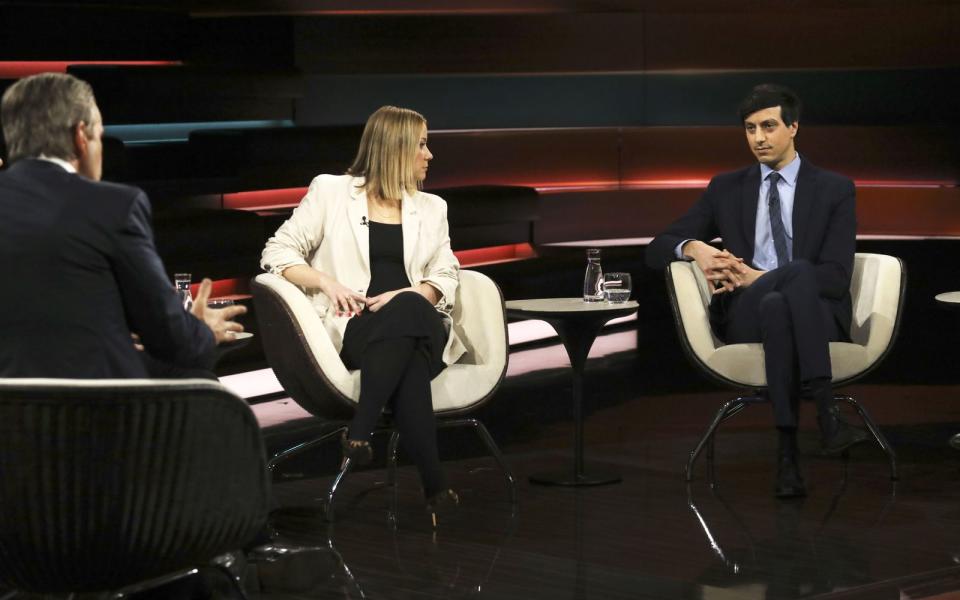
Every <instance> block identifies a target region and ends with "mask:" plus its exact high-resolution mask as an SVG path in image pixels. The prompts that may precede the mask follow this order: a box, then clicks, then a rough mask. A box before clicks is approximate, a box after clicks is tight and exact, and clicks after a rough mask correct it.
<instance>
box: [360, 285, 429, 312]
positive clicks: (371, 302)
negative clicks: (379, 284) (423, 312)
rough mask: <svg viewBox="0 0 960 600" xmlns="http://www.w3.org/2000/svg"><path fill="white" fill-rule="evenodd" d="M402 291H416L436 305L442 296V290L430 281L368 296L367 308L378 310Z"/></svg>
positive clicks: (372, 310)
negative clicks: (438, 289)
mask: <svg viewBox="0 0 960 600" xmlns="http://www.w3.org/2000/svg"><path fill="white" fill-rule="evenodd" d="M401 292H416V293H418V294H420V295H421V296H423V297H424V298H426V299H427V302H429V303H430V304H431V305H436V304H437V302H439V301H440V298H441V297H442V296H441V295H440V292H438V291H437V288H435V287H433V286H432V285H430V284H429V283H421V284H420V285H418V286H412V287H406V288H400V289H399V290H392V291H389V292H384V293H382V294H380V295H378V296H373V297H372V298H367V308H368V309H370V311H371V312H377V311H378V310H380V309H381V308H383V306H384V305H385V304H386V303H387V302H390V301H391V300H393V297H394V296H396V295H397V294H399V293H401Z"/></svg>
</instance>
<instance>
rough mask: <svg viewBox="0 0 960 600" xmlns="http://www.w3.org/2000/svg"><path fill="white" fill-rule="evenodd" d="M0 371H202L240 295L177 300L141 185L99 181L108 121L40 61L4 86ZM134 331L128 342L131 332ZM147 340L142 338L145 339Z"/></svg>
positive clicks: (230, 324) (232, 325)
mask: <svg viewBox="0 0 960 600" xmlns="http://www.w3.org/2000/svg"><path fill="white" fill-rule="evenodd" d="M0 119H2V124H3V132H4V136H5V139H6V145H7V150H8V162H9V164H8V166H7V168H6V169H5V170H4V171H0V273H2V276H3V278H4V286H3V288H4V290H5V291H4V293H3V294H2V295H0V332H2V334H0V377H78V378H128V377H147V376H157V375H158V373H157V368H159V369H161V370H163V371H164V372H165V373H166V374H167V375H170V374H186V373H195V372H203V371H209V370H210V369H211V368H212V367H213V361H214V357H215V353H214V350H215V346H216V344H218V343H220V342H221V341H224V340H229V339H232V338H233V336H234V335H235V333H236V332H239V331H242V330H243V327H242V326H241V325H240V324H239V323H236V322H234V321H233V320H232V319H233V318H234V317H236V316H237V315H239V314H241V313H243V312H245V309H244V308H243V307H239V306H237V307H228V308H225V309H220V310H215V309H210V308H207V307H206V300H207V297H208V296H209V294H210V285H211V284H210V281H209V280H204V282H203V284H201V288H200V292H199V294H198V295H197V299H196V302H195V303H194V307H193V309H192V314H191V313H190V312H187V311H185V310H184V308H183V306H182V305H181V303H180V301H179V299H178V297H177V295H176V293H175V292H174V290H173V287H172V285H171V283H170V281H169V280H168V279H167V276H166V274H165V272H164V269H163V265H162V263H161V261H160V257H159V256H158V255H157V251H156V249H155V247H154V243H153V231H152V228H151V224H150V203H149V200H148V199H147V197H146V195H145V194H144V193H143V192H142V191H141V190H139V189H137V188H134V187H129V186H125V185H118V184H112V183H103V182H100V175H101V171H102V168H101V165H102V143H101V136H102V135H103V123H102V121H101V118H100V111H99V109H98V108H97V105H96V102H95V100H94V96H93V91H92V89H91V88H90V86H89V85H88V84H87V83H85V82H83V81H80V80H79V79H76V78H75V77H72V76H70V75H62V74H54V73H45V74H42V75H35V76H32V77H28V78H25V79H23V80H20V81H18V82H17V83H15V84H14V85H13V86H11V87H10V88H9V89H8V90H7V91H6V93H4V95H3V100H2V103H0ZM133 333H135V334H137V335H138V336H139V344H137V345H136V346H135V344H134V340H133V339H131V334H133ZM141 344H142V346H141Z"/></svg>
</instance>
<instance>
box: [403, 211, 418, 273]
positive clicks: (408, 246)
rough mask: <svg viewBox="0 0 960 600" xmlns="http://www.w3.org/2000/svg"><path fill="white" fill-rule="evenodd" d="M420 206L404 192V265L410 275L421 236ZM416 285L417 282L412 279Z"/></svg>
mask: <svg viewBox="0 0 960 600" xmlns="http://www.w3.org/2000/svg"><path fill="white" fill-rule="evenodd" d="M419 209H420V207H419V206H417V203H416V200H415V199H414V197H413V196H411V195H410V194H408V193H406V192H404V193H403V206H402V207H401V211H402V214H403V216H402V219H403V221H402V224H403V266H404V268H405V269H406V271H407V275H410V274H411V273H412V271H411V270H410V266H411V265H412V264H413V254H414V252H416V250H417V239H418V238H419V237H420V210H419ZM411 283H413V284H414V285H416V283H415V282H413V281H411Z"/></svg>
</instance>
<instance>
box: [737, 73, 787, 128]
mask: <svg viewBox="0 0 960 600" xmlns="http://www.w3.org/2000/svg"><path fill="white" fill-rule="evenodd" d="M774 106H779V107H780V116H781V118H782V119H783V123H784V124H785V125H793V124H794V123H798V122H799V121H800V107H801V104H800V98H798V97H797V95H796V94H794V93H793V91H792V90H790V89H789V88H785V87H783V86H782V85H777V84H775V83H761V84H760V85H758V86H756V87H755V88H753V89H752V90H750V93H749V94H747V97H746V98H744V99H743V101H742V102H741V103H740V123H743V122H744V120H746V118H747V117H748V116H750V115H752V114H753V113H755V112H757V111H758V110H763V109H765V108H771V107H774Z"/></svg>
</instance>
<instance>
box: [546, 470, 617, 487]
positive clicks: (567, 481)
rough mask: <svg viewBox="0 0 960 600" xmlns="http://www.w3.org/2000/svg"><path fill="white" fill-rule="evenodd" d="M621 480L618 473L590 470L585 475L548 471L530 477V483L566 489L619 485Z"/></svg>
mask: <svg viewBox="0 0 960 600" xmlns="http://www.w3.org/2000/svg"><path fill="white" fill-rule="evenodd" d="M622 480H623V478H622V477H620V474H619V473H616V472H614V471H607V470H604V469H590V470H589V471H587V472H586V473H581V474H580V475H577V474H575V473H573V472H572V471H550V472H547V473H536V474H534V475H531V476H530V483H538V484H540V485H564V486H568V487H579V486H584V487H586V486H592V485H609V484H611V483H620V482H621V481H622Z"/></svg>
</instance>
